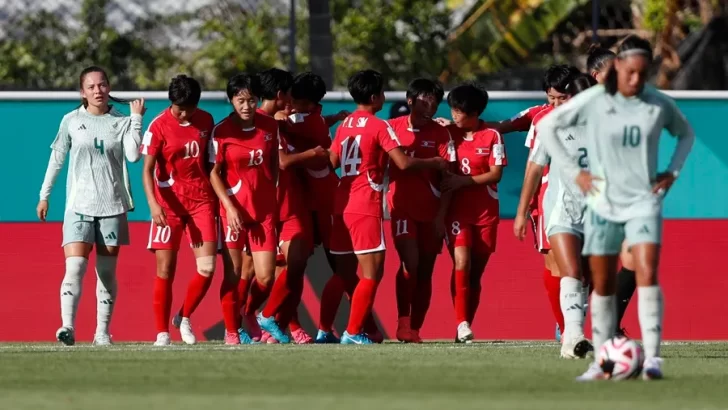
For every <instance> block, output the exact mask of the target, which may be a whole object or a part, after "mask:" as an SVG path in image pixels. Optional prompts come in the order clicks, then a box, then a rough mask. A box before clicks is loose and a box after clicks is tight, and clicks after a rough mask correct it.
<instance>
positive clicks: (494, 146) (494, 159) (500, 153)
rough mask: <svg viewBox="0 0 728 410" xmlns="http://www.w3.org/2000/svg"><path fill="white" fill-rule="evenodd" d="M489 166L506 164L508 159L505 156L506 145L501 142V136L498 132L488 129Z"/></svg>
mask: <svg viewBox="0 0 728 410" xmlns="http://www.w3.org/2000/svg"><path fill="white" fill-rule="evenodd" d="M490 136H491V138H490V161H489V163H488V165H490V166H496V165H500V166H506V165H508V159H507V158H506V145H505V144H504V143H503V137H502V136H501V134H500V132H498V131H496V130H490Z"/></svg>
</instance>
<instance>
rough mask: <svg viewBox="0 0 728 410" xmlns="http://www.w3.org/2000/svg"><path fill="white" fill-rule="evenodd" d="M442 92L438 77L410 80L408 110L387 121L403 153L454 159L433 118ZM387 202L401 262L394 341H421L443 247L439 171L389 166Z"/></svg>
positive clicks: (449, 143) (446, 199)
mask: <svg viewBox="0 0 728 410" xmlns="http://www.w3.org/2000/svg"><path fill="white" fill-rule="evenodd" d="M443 95H444V91H443V89H442V85H440V84H439V83H438V82H436V81H432V80H428V79H425V78H418V79H416V80H414V81H412V82H411V83H410V84H409V87H408V89H407V104H408V106H409V110H410V114H409V115H407V116H403V117H398V118H395V119H390V120H389V121H388V122H389V125H390V126H391V127H392V129H393V130H394V132H395V134H396V135H397V138H398V139H399V142H400V144H401V147H402V149H403V150H404V153H405V154H406V155H409V156H410V157H414V158H434V157H441V158H444V159H445V160H446V161H448V162H454V161H455V147H454V145H453V141H452V139H451V138H450V133H449V132H448V131H447V129H446V128H444V127H441V126H440V125H439V124H437V123H436V122H435V121H433V120H432V116H433V115H435V112H436V111H437V107H438V106H439V105H440V102H442V98H443ZM389 181H390V185H389V192H388V193H387V203H388V205H389V209H390V220H391V228H392V237H393V238H394V244H395V247H396V249H397V254H398V255H399V259H400V261H401V264H400V268H399V270H398V271H397V280H396V294H397V311H398V320H397V322H398V325H397V339H398V340H400V341H403V342H413V343H421V342H422V339H421V338H420V335H419V332H420V328H421V327H422V324H423V322H424V320H425V315H426V313H427V309H428V308H429V306H430V298H431V296H432V271H433V269H434V267H435V259H436V258H437V255H438V254H440V251H441V250H442V243H443V237H444V235H445V213H446V212H447V209H448V206H449V204H450V195H449V194H447V195H445V196H443V197H441V194H440V173H439V172H438V171H437V170H434V169H421V170H419V171H417V172H405V171H402V170H400V169H399V168H397V167H391V168H390V170H389Z"/></svg>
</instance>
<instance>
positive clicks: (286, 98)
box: [276, 90, 291, 111]
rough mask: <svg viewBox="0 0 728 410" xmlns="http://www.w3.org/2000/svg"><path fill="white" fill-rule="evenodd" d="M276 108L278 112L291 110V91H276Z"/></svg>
mask: <svg viewBox="0 0 728 410" xmlns="http://www.w3.org/2000/svg"><path fill="white" fill-rule="evenodd" d="M276 108H278V111H284V110H288V111H290V110H291V91H290V90H288V91H287V92H285V93H284V92H282V91H278V98H277V99H276Z"/></svg>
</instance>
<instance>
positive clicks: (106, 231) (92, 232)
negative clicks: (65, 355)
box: [37, 67, 145, 346]
mask: <svg viewBox="0 0 728 410" xmlns="http://www.w3.org/2000/svg"><path fill="white" fill-rule="evenodd" d="M79 82H80V91H81V99H82V101H83V104H82V105H81V106H79V107H78V108H77V109H75V110H73V111H71V112H70V113H68V114H66V115H65V116H64V117H63V120H62V121H61V125H60V127H59V129H58V134H57V135H56V139H55V140H54V141H53V144H51V149H52V151H51V157H50V161H49V163H48V169H47V170H46V174H45V178H44V180H43V186H42V187H41V190H40V202H39V203H38V207H37V213H38V218H39V219H40V220H41V221H45V220H46V216H47V215H48V197H49V196H50V193H51V190H52V188H53V184H54V182H55V180H56V177H58V174H59V173H60V172H61V169H62V168H63V164H64V162H65V161H66V156H67V155H68V154H69V153H70V158H71V159H70V162H69V167H68V168H69V169H68V182H67V186H66V210H65V215H64V218H63V245H62V246H63V253H64V254H65V257H66V274H65V276H64V277H63V282H62V283H61V319H62V321H63V325H62V326H61V328H60V329H58V331H57V332H56V338H57V339H58V340H59V341H60V342H62V343H63V344H65V345H68V346H70V345H73V344H74V343H75V342H76V338H75V331H74V322H75V318H76V310H77V308H78V301H79V300H80V298H81V284H82V282H83V276H84V274H85V273H86V267H87V266H88V257H89V254H90V253H91V250H92V249H93V247H94V245H96V275H97V276H98V280H97V282H96V299H97V324H96V334H95V336H94V344H96V345H109V344H111V337H110V336H109V322H110V321H111V313H112V311H113V308H114V303H115V300H116V261H117V257H118V255H119V249H120V247H121V246H122V245H128V244H129V226H128V222H127V219H126V213H127V212H128V211H130V210H132V209H134V201H133V199H132V195H131V185H130V183H129V172H128V170H127V167H126V161H127V160H128V161H130V162H136V161H138V160H139V157H140V154H139V145H140V144H141V141H142V135H141V129H142V115H143V114H144V111H145V108H144V100H136V101H132V102H131V104H130V105H131V116H130V117H127V116H124V115H123V114H122V113H121V112H119V111H118V110H116V108H114V107H112V106H111V105H109V99H111V98H112V97H110V96H109V91H111V86H110V84H109V79H108V76H107V75H106V73H105V72H104V70H102V69H101V68H99V67H88V68H86V69H84V70H83V71H82V72H81V77H80V81H79ZM115 101H121V100H115ZM124 157H126V160H125V159H124Z"/></svg>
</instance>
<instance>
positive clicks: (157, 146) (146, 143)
mask: <svg viewBox="0 0 728 410" xmlns="http://www.w3.org/2000/svg"><path fill="white" fill-rule="evenodd" d="M162 146H164V136H163V135H162V132H161V130H160V127H159V121H156V118H155V120H153V121H152V123H151V124H149V128H147V132H145V133H144V138H143V139H142V146H141V147H140V151H141V153H142V154H144V155H151V156H153V157H154V156H157V154H159V153H160V152H161V151H162Z"/></svg>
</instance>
